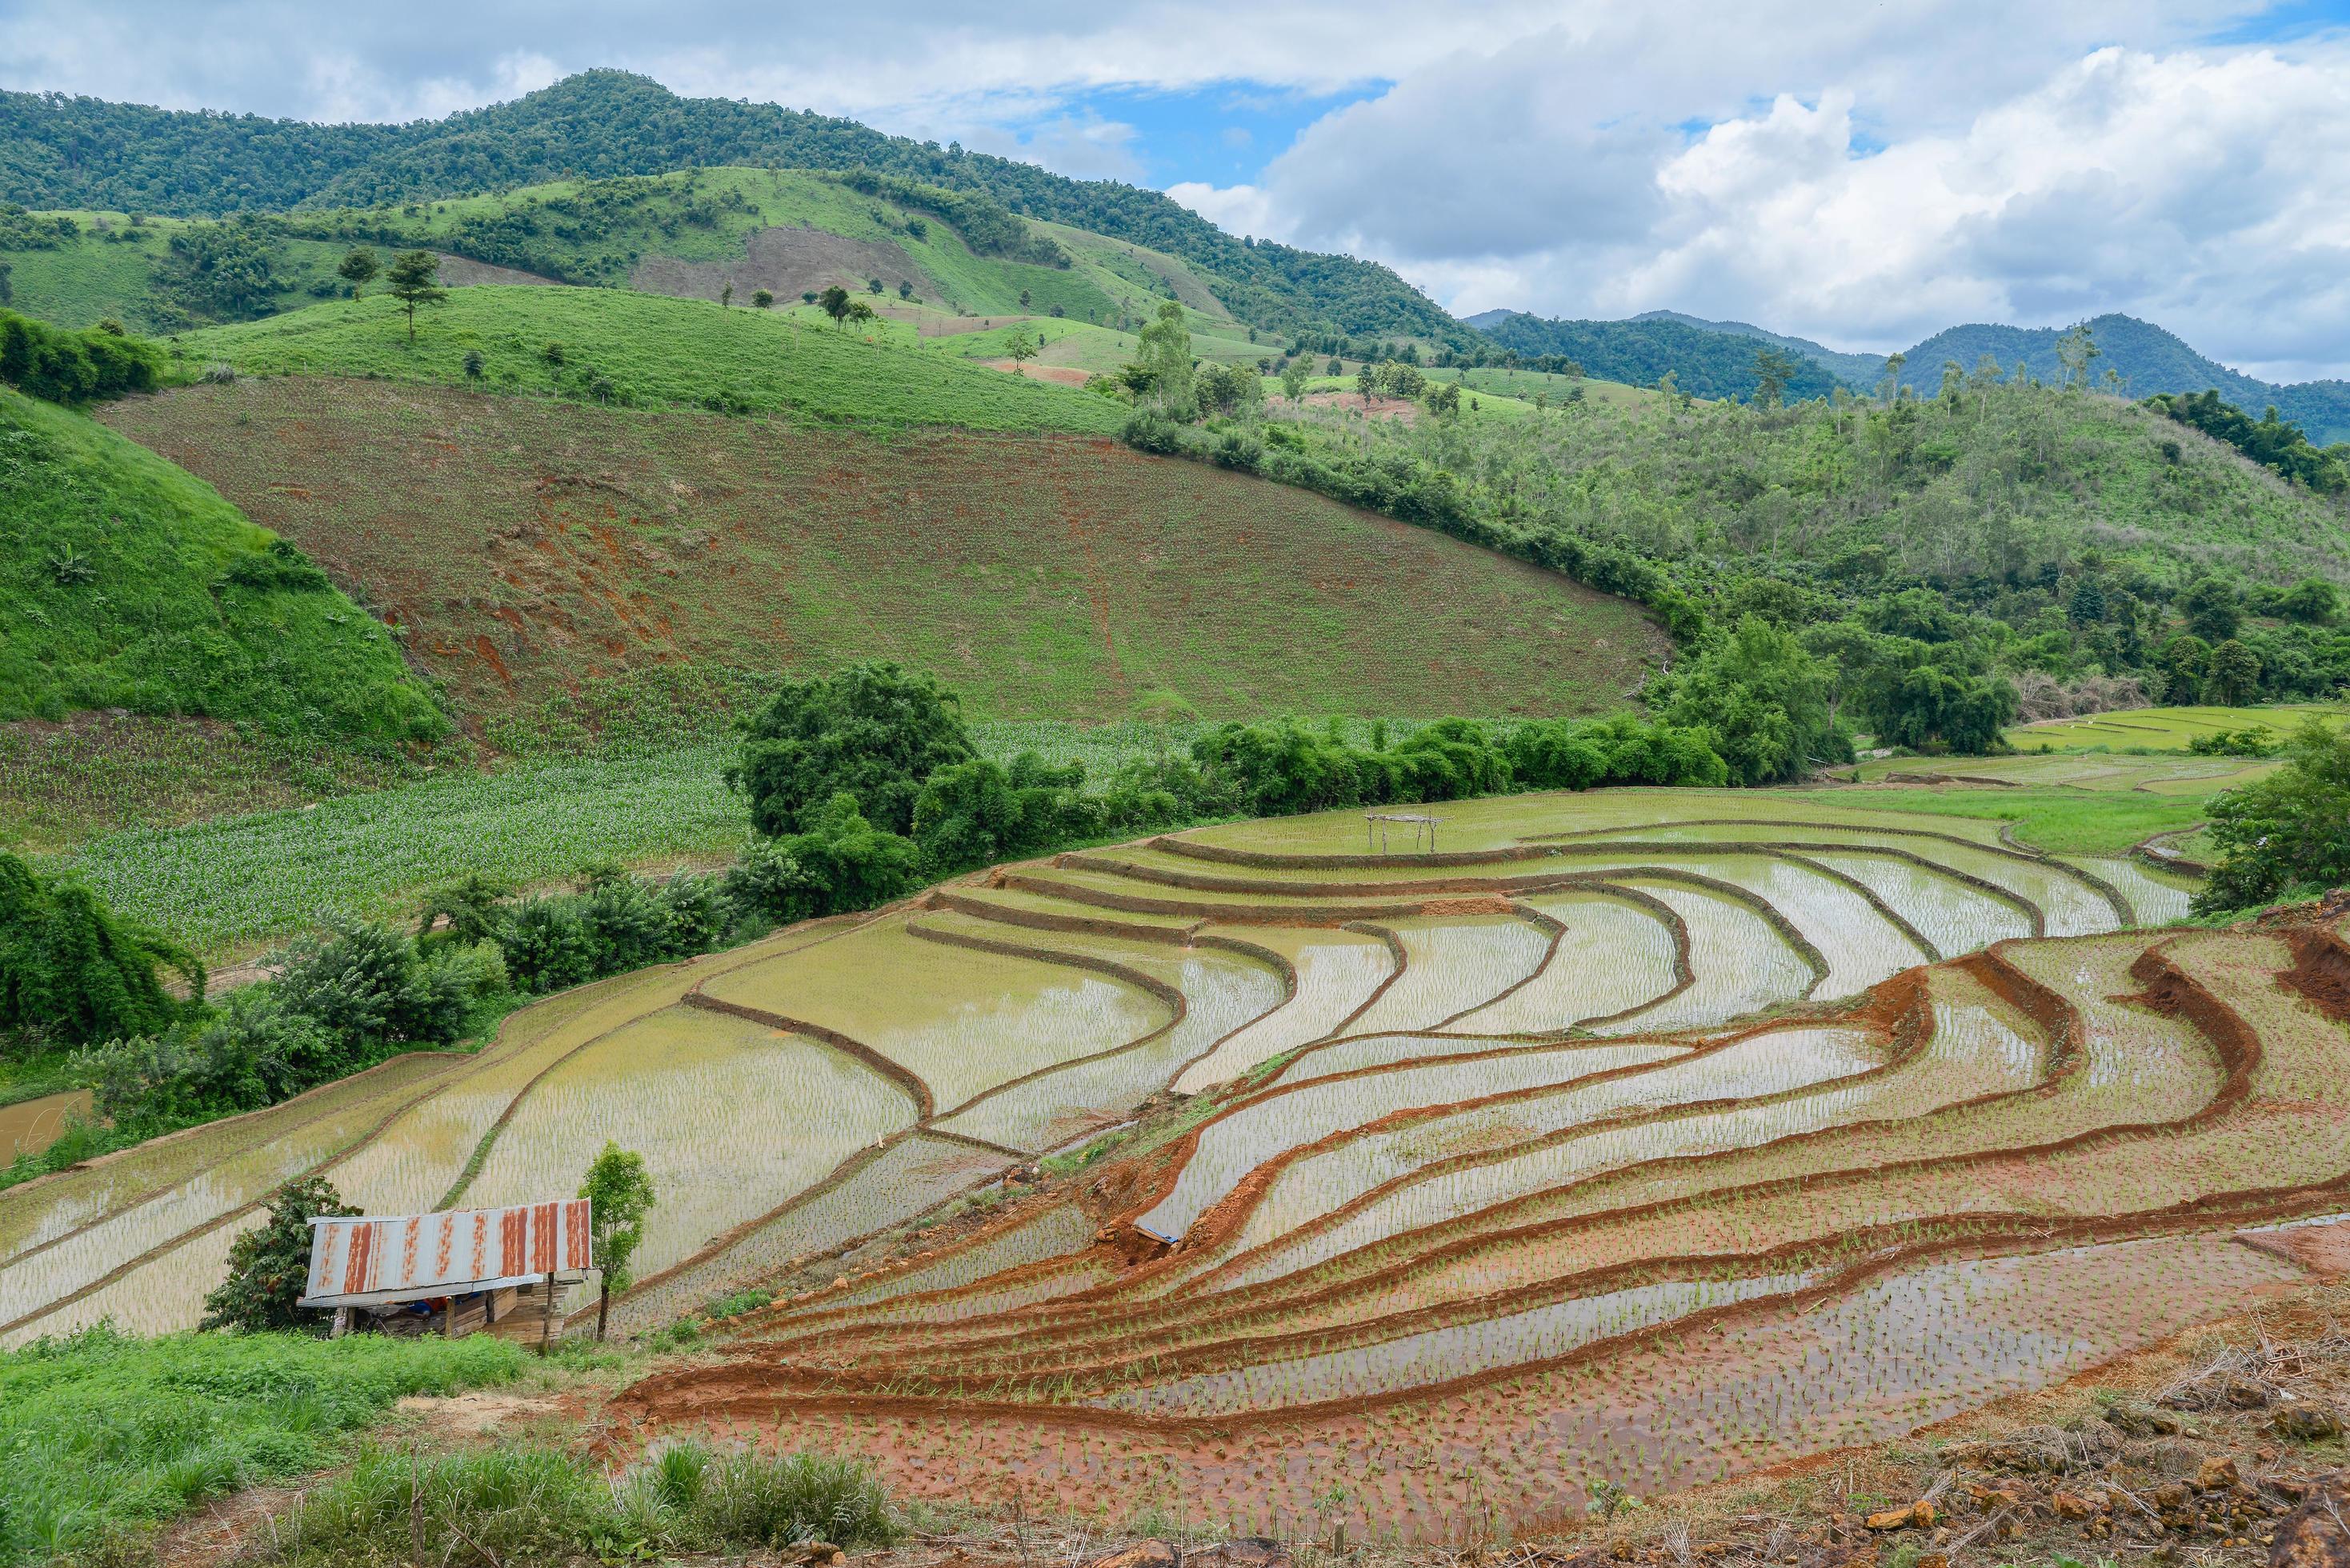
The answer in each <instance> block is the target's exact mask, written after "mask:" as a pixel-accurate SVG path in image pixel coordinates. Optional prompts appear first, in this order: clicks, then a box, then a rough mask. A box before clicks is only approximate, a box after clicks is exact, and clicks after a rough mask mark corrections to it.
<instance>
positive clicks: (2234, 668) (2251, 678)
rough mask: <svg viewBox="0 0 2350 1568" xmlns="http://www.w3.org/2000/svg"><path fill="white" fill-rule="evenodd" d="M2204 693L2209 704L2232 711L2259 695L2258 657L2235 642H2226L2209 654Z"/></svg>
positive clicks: (2241, 642)
mask: <svg viewBox="0 0 2350 1568" xmlns="http://www.w3.org/2000/svg"><path fill="white" fill-rule="evenodd" d="M2206 690H2207V691H2209V692H2210V697H2211V701H2214V702H2217V703H2219V704H2220V705H2221V706H2222V707H2235V706H2237V705H2238V704H2240V703H2244V702H2249V701H2251V700H2252V699H2253V698H2255V697H2257V696H2259V695H2260V691H2261V656H2260V655H2259V654H2257V653H2254V652H2253V651H2252V650H2251V649H2249V648H2247V647H2245V646H2244V644H2243V641H2242V640H2241V639H2238V638H2233V637H2231V638H2230V639H2228V640H2227V641H2225V642H2223V643H2221V644H2220V646H2219V647H2217V648H2215V649H2212V650H2211V675H2210V683H2209V685H2208V686H2207V687H2206Z"/></svg>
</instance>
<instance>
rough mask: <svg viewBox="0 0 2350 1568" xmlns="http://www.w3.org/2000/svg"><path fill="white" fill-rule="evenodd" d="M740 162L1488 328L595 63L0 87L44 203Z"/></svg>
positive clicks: (1366, 278)
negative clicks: (354, 101) (286, 107)
mask: <svg viewBox="0 0 2350 1568" xmlns="http://www.w3.org/2000/svg"><path fill="white" fill-rule="evenodd" d="M723 164H751V165H766V166H772V167H777V168H793V169H816V170H828V171H847V170H851V169H858V168H868V169H873V170H877V171H881V172H883V173H889V174H897V175H901V176H903V177H905V178H907V179H910V180H916V181H920V182H924V183H927V184H931V185H938V186H941V187H944V188H946V189H948V190H955V191H977V192H985V193H986V194H988V195H991V196H993V197H994V198H995V199H996V200H997V201H999V202H1003V204H1004V205H1005V206H1007V207H1009V208H1011V209H1012V210H1013V211H1014V212H1015V213H1021V214H1022V215H1024V216H1025V217H1029V218H1035V219H1042V220H1045V221H1047V222H1051V223H1066V224H1069V225H1071V226H1073V227H1076V228H1083V229H1089V230H1092V231H1093V232H1095V233H1097V234H1107V235H1110V236H1112V237H1114V238H1118V239H1121V240H1126V241H1128V242H1130V243H1132V244H1141V245H1148V246H1150V247H1151V248H1153V249H1155V250H1159V251H1165V252H1168V253H1170V254H1174V255H1176V256H1179V257H1180V258H1181V259H1182V260H1184V261H1185V262H1187V263H1190V264H1191V265H1195V266H1197V267H1199V268H1201V270H1203V271H1204V272H1206V273H1208V274H1210V275H1211V277H1210V279H1209V286H1210V287H1211V290H1212V291H1213V292H1214V293H1215V294H1216V296H1217V297H1218V298H1219V299H1220V300H1222V303H1223V304H1224V306H1226V308H1228V309H1229V310H1231V311H1232V314H1233V315H1234V316H1236V317H1239V318H1240V319H1242V320H1243V321H1246V322H1249V323H1251V324H1253V325H1255V326H1258V327H1265V328H1269V329H1272V330H1276V331H1292V330H1299V329H1305V328H1310V327H1316V326H1328V327H1336V328H1338V329H1339V330H1341V331H1343V332H1345V333H1347V334H1348V335H1349V336H1369V337H1426V338H1431V339H1434V340H1437V341H1440V342H1446V343H1451V344H1453V345H1455V346H1462V347H1465V346H1468V345H1470V344H1471V343H1473V342H1474V338H1473V337H1471V335H1470V334H1469V333H1468V332H1467V331H1466V330H1465V329H1463V328H1462V327H1461V326H1460V324H1459V323H1457V322H1455V321H1454V320H1453V319H1452V317H1451V316H1449V315H1447V314H1446V313H1445V312H1444V310H1443V309H1441V308H1440V306H1437V304H1436V303H1435V302H1434V301H1433V300H1431V299H1430V298H1429V297H1428V296H1426V295H1424V294H1422V293H1420V292H1419V290H1418V289H1416V288H1414V287H1412V286H1411V285H1409V284H1408V283H1406V282H1405V281H1404V280H1403V279H1402V278H1401V277H1400V276H1399V275H1397V274H1396V273H1395V272H1394V271H1393V270H1392V269H1391V268H1388V267H1386V266H1382V265H1378V263H1375V262H1366V261H1359V260H1357V259H1356V258H1354V257H1352V256H1343V255H1330V254H1321V253H1318V252H1314V251H1305V250H1298V249H1295V248H1294V247H1292V246H1288V245H1281V244H1273V243H1271V242H1269V241H1268V242H1258V241H1253V240H1245V239H1242V238H1239V237H1237V236H1234V235H1232V234H1225V233H1224V232H1223V231H1222V230H1221V229H1219V228H1217V227H1216V226H1215V225H1214V224H1213V223H1210V222H1208V220H1206V219H1205V218H1202V217H1201V216H1200V215H1199V214H1198V213H1194V212H1192V211H1191V209H1190V208H1188V207H1185V206H1183V205H1182V204H1181V203H1180V202H1176V201H1174V200H1173V199H1172V198H1170V197H1169V196H1167V195H1166V194H1164V193H1163V192H1158V191H1149V190H1144V189H1140V188H1139V187H1136V186H1132V185H1125V184H1120V183H1118V182H1115V181H1107V180H1097V181H1080V180H1070V179H1066V178H1064V177H1063V176H1061V175H1058V174H1054V173H1052V172H1050V171H1046V170H1045V169H1041V168H1039V167H1037V166H1036V165H1035V164H1031V163H1021V162H1016V161H1013V160H1011V159H1007V158H997V157H993V156H992V155H990V154H987V153H981V152H967V151H964V150H963V149H962V147H960V146H952V145H951V146H948V147H944V148H941V147H940V146H939V145H938V144H937V143H935V142H923V141H915V140H910V139H908V138H906V137H902V136H889V135H885V134H884V133H882V132H880V131H878V130H873V129H872V128H870V127H868V126H865V125H861V124H859V123H858V122H857V121H855V120H851V119H833V118H831V117H828V116H825V115H819V114H815V113H809V112H803V111H797V110H793V109H782V108H779V107H777V106H775V105H774V104H761V103H742V102H736V101H734V100H733V99H687V98H680V97H679V96H678V95H677V94H675V93H673V92H671V91H670V89H669V88H665V87H663V86H661V84H660V83H659V82H657V81H654V80H652V79H651V78H649V77H641V76H636V75H632V74H630V73H629V72H625V71H616V70H592V71H584V72H582V73H580V74H578V75H577V76H573V77H568V78H565V79H564V80H562V81H559V82H556V84H555V85H554V86H552V87H548V88H542V89H540V90H539V91H537V92H535V93H531V94H528V95H527V96H525V97H523V98H520V99H515V100H514V101H513V102H511V103H502V104H494V105H492V106H490V107H488V108H486V109H469V110H466V111H464V112H462V113H459V114H453V115H451V116H449V117H448V118H447V119H439V120H413V121H411V122H410V123H408V124H406V125H314V124H310V123H307V122H304V121H297V120H283V119H280V120H272V119H260V118H258V117H256V116H253V115H229V114H213V113H205V112H192V111H181V110H171V109H151V108H147V107H144V106H140V105H135V104H118V103H109V102H108V101H106V100H104V99H93V98H70V97H68V96H66V95H64V94H59V93H31V92H0V200H5V201H8V202H18V203H21V204H23V205H24V206H26V207H33V208H95V209H99V210H109V211H121V212H144V213H164V214H173V215H182V216H187V215H197V214H213V215H218V214H224V213H241V212H271V211H276V212H283V211H287V210H290V209H295V208H306V209H317V208H324V207H373V206H379V205H381V204H383V203H385V202H415V201H420V200H426V199H432V198H440V197H452V196H459V195H468V194H474V193H479V192H495V191H502V190H508V189H513V188H515V187H517V186H522V185H530V184H537V183H542V182H548V181H553V180H563V179H600V178H608V177H611V176H616V175H626V174H661V173H671V172H674V171H681V170H685V169H692V168H702V167H708V166H712V165H723Z"/></svg>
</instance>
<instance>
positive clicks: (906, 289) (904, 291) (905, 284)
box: [898, 277, 1061, 316]
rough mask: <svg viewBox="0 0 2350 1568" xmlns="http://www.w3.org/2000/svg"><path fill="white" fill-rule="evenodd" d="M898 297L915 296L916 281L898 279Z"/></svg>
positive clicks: (907, 297)
mask: <svg viewBox="0 0 2350 1568" xmlns="http://www.w3.org/2000/svg"><path fill="white" fill-rule="evenodd" d="M898 297H899V298H900V299H911V298H913V297H914V283H913V280H912V279H911V278H902V277H901V278H899V280H898ZM1053 314H1054V315H1055V316H1058V315H1060V314H1061V313H1060V312H1059V311H1058V310H1055V311H1054V312H1053Z"/></svg>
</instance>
